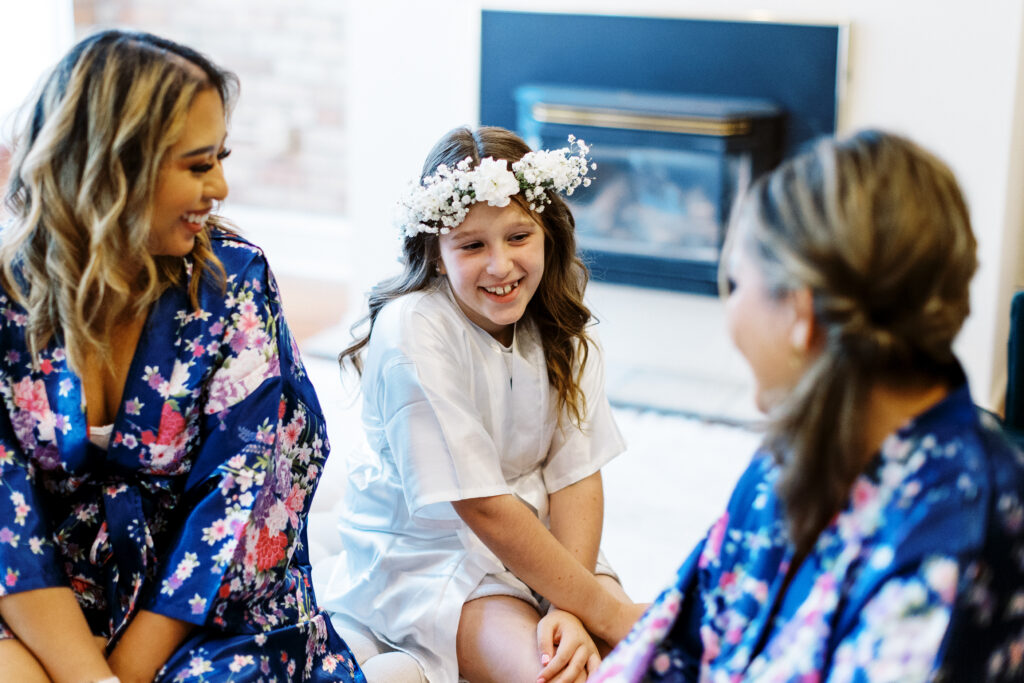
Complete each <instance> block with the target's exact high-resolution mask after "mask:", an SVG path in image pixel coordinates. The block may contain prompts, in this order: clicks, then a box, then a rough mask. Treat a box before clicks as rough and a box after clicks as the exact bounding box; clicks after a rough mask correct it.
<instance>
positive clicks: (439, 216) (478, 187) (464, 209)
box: [396, 135, 597, 237]
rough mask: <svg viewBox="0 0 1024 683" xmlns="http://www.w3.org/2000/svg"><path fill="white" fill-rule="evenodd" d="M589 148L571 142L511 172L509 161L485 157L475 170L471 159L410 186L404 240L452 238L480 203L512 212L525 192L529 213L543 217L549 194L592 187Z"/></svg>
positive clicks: (402, 210)
mask: <svg viewBox="0 0 1024 683" xmlns="http://www.w3.org/2000/svg"><path fill="white" fill-rule="evenodd" d="M589 151H590V147H588V146H587V144H586V143H585V142H583V140H577V139H576V137H575V136H574V135H570V136H569V146H568V147H563V148H561V149H553V150H538V151H536V152H529V153H527V154H525V155H523V158H522V159H520V160H519V161H517V162H515V163H514V164H512V170H511V171H510V170H509V168H508V161H506V160H504V159H494V158H492V157H486V158H485V159H481V160H480V163H479V165H477V167H476V168H474V169H470V167H469V165H470V164H471V163H473V159H472V157H466V158H465V159H463V160H462V161H460V162H459V163H458V164H456V165H455V168H449V167H448V166H447V165H446V164H441V165H440V166H438V167H437V171H436V172H435V173H434V174H433V175H431V176H427V177H426V178H424V179H423V180H422V181H420V182H417V181H413V182H412V183H410V186H409V191H408V193H407V194H406V196H405V197H403V198H402V199H401V200H400V201H399V206H398V209H399V210H398V216H397V219H396V223H397V224H398V226H399V228H401V230H402V235H403V236H405V237H413V236H415V235H416V234H417V233H421V232H429V233H433V234H435V235H437V234H441V235H445V234H447V233H448V232H449V231H450V230H451V229H452V228H455V227H458V225H459V224H460V223H462V221H463V220H465V218H466V214H467V213H469V209H470V207H471V206H472V205H473V204H474V203H476V202H487V203H488V204H490V205H491V206H508V204H509V201H510V197H511V196H512V195H514V194H517V193H518V192H520V191H522V192H523V196H524V197H525V198H526V200H527V201H528V202H530V209H531V210H534V211H537V212H538V213H540V212H542V211H544V207H545V206H547V205H548V204H550V203H551V197H550V196H548V194H547V190H554V191H557V192H564V193H565V194H566V196H568V195H571V194H572V193H573V192H574V191H575V190H576V188H577V187H579V186H580V185H583V186H584V187H587V186H588V185H590V178H588V177H586V176H587V171H588V170H592V169H593V170H596V169H597V164H594V163H590V162H588V161H587V153H588V152H589Z"/></svg>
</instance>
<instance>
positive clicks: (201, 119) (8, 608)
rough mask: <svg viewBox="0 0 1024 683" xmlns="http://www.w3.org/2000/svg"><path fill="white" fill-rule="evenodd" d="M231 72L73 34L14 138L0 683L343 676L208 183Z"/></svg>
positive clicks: (299, 459) (288, 401)
mask: <svg viewBox="0 0 1024 683" xmlns="http://www.w3.org/2000/svg"><path fill="white" fill-rule="evenodd" d="M235 89H236V82H235V78H234V76H233V75H232V74H230V73H227V72H225V71H222V70H221V69H219V68H217V67H216V66H215V65H213V64H212V63H210V62H209V60H207V59H206V58H205V57H203V56H202V55H200V54H198V53H196V52H194V51H193V50H191V49H189V48H187V47H184V46H181V45H178V44H176V43H172V42H170V41H167V40H164V39H162V38H158V37H156V36H152V35H149V34H144V33H125V32H120V31H107V32H103V33H99V34H96V35H94V36H91V37H89V38H86V39H85V40H83V41H82V42H81V43H79V44H78V45H76V46H75V47H74V48H73V49H72V50H71V52H70V53H69V54H68V55H67V56H66V57H65V58H64V59H63V60H62V61H61V62H60V63H59V64H58V65H57V67H56V69H55V70H54V71H53V73H52V74H51V75H50V76H49V77H48V79H47V80H46V82H45V84H44V85H43V88H42V91H41V93H40V95H39V97H38V99H37V100H36V101H35V102H34V104H33V106H32V109H31V110H30V120H29V121H28V125H27V128H26V130H25V131H24V133H23V135H22V137H21V139H20V140H19V141H18V145H17V147H16V156H15V158H14V164H13V172H12V175H11V181H10V186H9V190H8V194H7V204H8V206H9V208H10V210H11V214H12V216H13V220H12V222H11V223H10V225H8V226H7V227H6V228H5V229H4V231H3V233H2V235H0V348H2V349H3V356H2V357H0V570H2V572H3V574H2V577H3V580H2V582H0V681H16V682H17V683H34V682H36V681H49V680H53V681H62V682H64V681H66V682H69V683H77V682H93V683H95V682H105V683H110V682H112V681H118V680H120V681H122V683H128V682H129V681H131V682H135V681H188V680H196V681H199V680H205V681H212V680H217V681H229V680H230V681H233V682H237V683H241V682H242V681H256V680H261V681H263V680H282V681H283V680H296V681H297V680H304V681H308V680H312V681H327V680H331V681H339V680H340V681H362V680H363V678H362V675H361V674H360V673H359V670H358V667H357V666H356V665H355V663H354V661H353V658H352V657H351V653H350V652H349V650H348V648H347V647H346V646H345V644H344V643H343V642H342V640H341V639H340V638H339V636H338V635H337V633H335V632H334V630H333V629H332V627H331V624H330V622H329V621H328V620H327V618H326V615H325V613H324V612H323V611H321V610H320V609H319V608H318V607H317V604H316V600H315V598H314V596H313V592H312V589H311V588H310V568H309V561H308V557H307V554H306V550H305V545H306V544H305V533H306V532H305V520H306V514H307V512H308V509H309V504H310V501H311V498H312V495H313V491H314V490H315V488H316V484H317V480H318V478H319V474H320V471H321V469H322V466H323V462H324V459H325V458H326V457H327V452H328V446H327V443H326V440H325V429H324V424H323V418H322V416H321V413H320V408H319V405H318V403H317V399H316V395H315V394H314V392H313V387H312V385H311V384H310V383H309V380H308V378H307V377H306V375H305V371H304V369H303V366H302V362H301V361H300V359H299V357H298V352H297V349H296V348H295V346H294V343H293V341H292V338H291V335H290V333H289V332H288V327H287V325H286V324H285V321H284V318H283V317H282V315H281V309H280V302H279V299H278V294H277V288H276V285H275V283H274V278H273V276H272V275H271V273H270V271H269V269H268V266H267V262H266V259H265V258H264V256H263V253H262V252H261V251H260V250H259V249H258V248H256V247H254V246H253V245H251V244H249V243H248V242H246V241H245V240H243V239H241V238H240V237H238V236H237V235H235V234H234V233H233V232H231V231H230V230H228V229H227V228H226V227H224V225H223V224H222V222H221V221H220V220H219V219H218V218H217V216H216V215H215V213H214V211H215V209H216V206H217V203H218V202H220V201H221V200H223V199H224V198H225V197H226V196H227V194H228V186H227V182H226V180H225V178H224V169H223V167H222V165H221V162H222V161H223V160H224V159H225V158H226V157H227V156H228V153H229V152H228V149H227V147H226V146H225V144H226V117H225V109H226V108H227V107H228V105H229V104H230V103H231V100H232V96H233V94H234V91H235Z"/></svg>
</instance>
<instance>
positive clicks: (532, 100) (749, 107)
mask: <svg viewBox="0 0 1024 683" xmlns="http://www.w3.org/2000/svg"><path fill="white" fill-rule="evenodd" d="M845 45H846V29H845V27H844V26H842V25H839V24H786V23H774V22H767V21H718V20H707V19H686V18H671V17H635V16H634V17H630V16H605V15H587V14H558V13H548V12H515V11H502V10H491V9H488V10H484V11H483V12H482V15H481V42H480V119H479V120H480V123H481V124H484V125H496V126H503V127H505V128H510V129H514V130H517V131H518V132H519V133H520V134H521V135H523V136H524V138H525V139H526V140H527V142H529V143H530V145H531V146H534V147H545V148H552V147H554V148H557V147H562V146H564V145H565V144H566V136H567V135H568V134H569V133H573V134H575V135H577V136H578V137H581V138H583V139H584V140H586V141H587V142H588V143H592V145H593V149H592V154H593V156H594V159H595V160H596V162H597V164H598V169H597V172H596V181H595V182H594V183H593V185H591V187H590V188H587V189H586V190H583V191H577V193H576V194H574V195H573V197H572V198H571V202H572V205H573V213H574V215H575V216H576V218H577V224H578V228H579V230H578V234H579V241H580V246H581V251H582V256H583V257H584V258H585V259H587V261H588V262H589V265H590V266H591V270H592V273H593V276H594V279H596V280H604V281H606V282H610V283H625V284H629V285H638V286H643V287H650V288H658V289H666V290H674V291H679V292H694V293H701V294H714V293H715V292H716V286H715V279H716V276H715V273H716V266H717V259H718V255H719V252H720V250H721V246H722V240H723V238H724V230H725V226H726V224H727V222H728V213H729V209H730V207H731V206H732V203H733V200H734V199H735V197H736V195H737V193H739V192H741V191H742V189H743V188H744V187H745V185H746V184H747V183H749V182H750V181H751V180H752V179H753V178H755V177H756V176H757V175H758V174H759V173H761V172H763V171H764V170H766V169H769V168H771V167H772V166H774V165H775V164H777V163H778V162H779V160H781V159H784V158H786V157H787V156H789V155H791V154H793V153H795V152H797V151H798V150H800V149H801V148H803V147H804V146H805V145H806V144H807V143H808V142H810V141H812V140H814V139H816V138H818V137H821V136H824V135H830V134H832V133H834V132H835V126H836V113H837V108H838V107H837V103H838V100H839V96H840V90H841V85H842V83H843V81H844V78H843V74H844V71H845V65H844V59H843V55H844V54H845Z"/></svg>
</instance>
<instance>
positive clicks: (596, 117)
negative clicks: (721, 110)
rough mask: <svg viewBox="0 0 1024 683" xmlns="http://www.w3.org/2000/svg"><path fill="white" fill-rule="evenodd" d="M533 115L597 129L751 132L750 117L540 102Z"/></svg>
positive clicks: (712, 133)
mask: <svg viewBox="0 0 1024 683" xmlns="http://www.w3.org/2000/svg"><path fill="white" fill-rule="evenodd" d="M531 113H532V114H533V118H534V119H535V120H537V121H541V122H543V123H561V124H565V125H568V126H592V127H595V128H625V129H627V130H645V131H656V132H660V133H684V134H686V135H707V136H713V137H720V138H725V137H734V136H737V135H747V134H748V133H750V125H751V124H750V120H749V119H721V118H709V117H701V116H665V115H659V114H642V113H639V112H625V111H621V110H614V109H599V108H595V107H574V106H570V105H563V104H546V103H544V102H537V103H536V104H534V105H533V108H532V110H531Z"/></svg>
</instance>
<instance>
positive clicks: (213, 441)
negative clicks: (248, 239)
mask: <svg viewBox="0 0 1024 683" xmlns="http://www.w3.org/2000/svg"><path fill="white" fill-rule="evenodd" d="M222 308H226V311H225V312H224V313H223V316H222V317H221V318H220V319H219V320H217V321H216V322H215V320H214V319H213V318H211V320H210V321H209V323H210V324H212V325H223V333H222V337H221V344H222V352H221V357H220V360H219V362H218V364H217V366H216V367H215V368H214V370H213V372H212V374H211V375H210V378H209V380H208V381H207V383H206V384H205V386H204V394H205V396H204V398H203V400H202V401H201V410H202V413H203V415H202V418H201V419H202V426H201V429H200V444H199V446H198V449H197V452H195V453H194V455H193V456H192V457H193V465H192V469H191V471H190V473H189V476H188V481H187V483H186V494H185V498H184V500H183V507H184V508H185V509H186V510H187V513H185V516H184V519H183V521H182V522H181V524H180V526H179V528H178V529H177V530H176V531H175V533H173V534H172V539H171V542H170V543H169V544H168V545H167V546H165V548H166V549H162V550H161V549H158V555H159V558H158V559H159V566H158V572H157V578H156V581H155V584H154V589H153V591H152V593H151V594H150V595H149V596H148V598H147V600H145V601H144V603H143V607H144V608H146V609H149V610H151V611H153V612H157V613H160V614H163V615H165V616H169V617H173V618H176V619H181V620H183V621H187V622H191V623H195V624H204V623H207V624H213V625H215V626H220V627H226V626H229V625H231V624H237V623H239V622H240V621H241V619H239V618H238V614H240V613H243V612H244V611H245V609H246V604H247V603H249V602H251V601H253V600H257V599H263V598H266V597H268V596H272V595H280V596H281V600H294V599H295V596H296V594H297V593H298V594H299V595H306V596H308V598H307V599H308V600H310V601H311V600H312V598H311V592H310V591H309V588H308V577H304V576H301V575H300V573H299V572H298V571H297V570H296V569H295V568H294V566H295V565H296V563H295V562H293V561H292V558H293V555H294V554H295V553H297V552H298V553H301V554H302V556H301V557H300V560H301V561H302V562H304V561H305V560H304V554H305V552H306V551H305V548H304V545H305V522H306V514H307V512H308V509H309V504H310V502H311V499H312V494H313V491H314V490H315V487H316V483H317V480H318V478H319V476H320V472H321V469H322V466H323V461H324V460H325V458H326V457H327V452H328V448H329V446H328V444H327V439H326V431H325V427H324V420H323V417H322V415H321V412H320V407H319V404H318V403H317V400H316V395H315V393H314V390H313V388H312V385H311V384H310V383H309V380H308V378H307V377H306V375H305V371H304V368H303V367H302V364H301V361H299V360H298V351H297V349H296V348H295V346H294V342H293V341H292V339H291V335H290V333H289V332H288V329H287V326H286V324H285V321H284V318H283V316H282V314H281V307H280V301H279V298H278V294H277V286H276V284H275V282H274V280H273V276H272V275H271V273H270V271H269V269H268V267H267V264H266V261H265V260H264V259H263V257H262V256H261V255H260V256H258V257H256V258H254V260H253V261H252V262H250V264H249V266H248V267H247V268H246V269H245V271H244V272H243V273H239V274H238V276H237V277H235V278H231V279H229V286H228V295H227V298H226V300H225V305H224V306H223V307H222ZM300 599H301V598H300ZM288 606H289V607H290V608H291V609H294V607H295V605H288ZM300 607H301V606H300ZM233 615H234V617H233ZM272 621H273V617H271V618H270V621H268V623H267V624H263V625H264V626H266V627H268V628H269V627H272V626H275V625H277V624H274V623H271V622H272Z"/></svg>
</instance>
